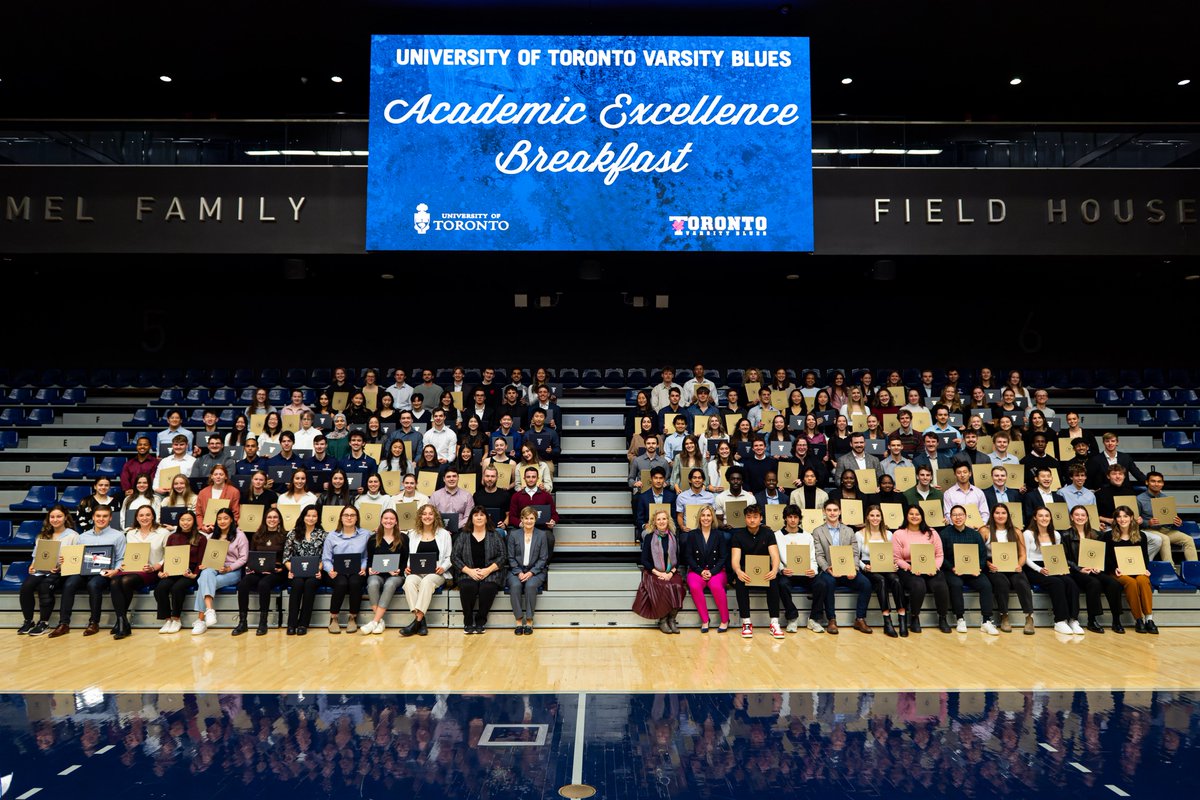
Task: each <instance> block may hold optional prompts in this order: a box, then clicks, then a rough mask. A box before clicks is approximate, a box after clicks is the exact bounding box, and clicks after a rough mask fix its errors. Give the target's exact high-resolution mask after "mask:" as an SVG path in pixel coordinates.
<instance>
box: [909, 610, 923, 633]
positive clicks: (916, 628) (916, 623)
mask: <svg viewBox="0 0 1200 800" xmlns="http://www.w3.org/2000/svg"><path fill="white" fill-rule="evenodd" d="M908 629H909V630H910V631H912V632H913V633H920V632H921V618H920V617H919V616H917V615H916V614H913V615H912V617H910V618H909V620H908Z"/></svg>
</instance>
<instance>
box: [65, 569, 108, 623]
mask: <svg viewBox="0 0 1200 800" xmlns="http://www.w3.org/2000/svg"><path fill="white" fill-rule="evenodd" d="M109 583H111V581H110V580H109V579H108V578H105V577H104V576H102V575H71V576H70V577H68V578H67V579H66V580H65V581H64V582H63V590H62V613H61V614H60V616H59V622H61V623H62V624H63V625H70V624H71V611H72V609H74V608H75V594H76V592H78V591H79V590H80V589H81V588H83V587H84V586H86V587H87V593H88V607H89V611H90V614H89V615H88V622H99V621H100V604H101V603H103V602H104V590H105V589H107V588H108V585H109Z"/></svg>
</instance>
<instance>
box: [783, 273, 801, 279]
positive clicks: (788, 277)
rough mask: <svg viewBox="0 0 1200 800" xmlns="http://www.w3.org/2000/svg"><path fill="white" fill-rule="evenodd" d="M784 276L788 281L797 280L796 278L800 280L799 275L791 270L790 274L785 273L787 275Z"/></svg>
mask: <svg viewBox="0 0 1200 800" xmlns="http://www.w3.org/2000/svg"><path fill="white" fill-rule="evenodd" d="M785 277H786V278H787V279H788V280H789V281H798V280H800V276H799V275H797V274H796V273H794V272H793V273H792V274H791V275H787V276H785Z"/></svg>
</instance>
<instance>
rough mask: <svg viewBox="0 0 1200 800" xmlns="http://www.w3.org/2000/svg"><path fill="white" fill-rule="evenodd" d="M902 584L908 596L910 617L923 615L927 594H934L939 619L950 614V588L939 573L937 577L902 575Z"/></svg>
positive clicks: (909, 573)
mask: <svg viewBox="0 0 1200 800" xmlns="http://www.w3.org/2000/svg"><path fill="white" fill-rule="evenodd" d="M900 580H901V582H902V583H903V585H904V591H905V594H907V595H908V616H909V618H912V617H914V616H916V615H918V614H920V613H921V606H923V605H924V604H925V593H926V592H933V603H934V605H935V606H936V607H937V613H938V616H939V617H944V616H946V614H948V613H949V612H950V587H948V586H947V585H946V579H945V578H943V577H942V573H941V572H940V571H939V572H938V573H937V574H936V575H915V574H913V573H911V572H904V573H901V578H900Z"/></svg>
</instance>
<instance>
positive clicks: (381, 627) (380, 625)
mask: <svg viewBox="0 0 1200 800" xmlns="http://www.w3.org/2000/svg"><path fill="white" fill-rule="evenodd" d="M385 630H387V623H385V622H384V621H383V617H380V618H379V619H377V620H375V627H374V628H372V629H371V633H383V632H384V631H385Z"/></svg>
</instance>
